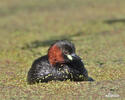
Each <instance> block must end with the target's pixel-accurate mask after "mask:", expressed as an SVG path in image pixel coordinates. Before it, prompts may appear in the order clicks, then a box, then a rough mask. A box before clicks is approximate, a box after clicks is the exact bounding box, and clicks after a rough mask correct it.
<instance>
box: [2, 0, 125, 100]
mask: <svg viewBox="0 0 125 100" xmlns="http://www.w3.org/2000/svg"><path fill="white" fill-rule="evenodd" d="M124 9H125V1H124V0H93V1H92V0H67V1H66V0H50V1H49V0H34V1H32V0H11V1H10V0H1V1H0V97H1V98H3V99H2V100H37V99H40V100H41V99H43V100H51V99H52V100H56V99H57V100H65V99H66V100H70V99H71V100H83V99H84V98H86V100H94V99H96V100H101V99H102V100H103V99H119V100H120V99H122V98H124V97H125V96H124V94H125V90H124V88H125V38H124V37H125V10H124ZM60 39H68V40H70V41H72V42H73V43H74V44H75V46H76V51H77V54H78V55H79V56H80V57H81V58H82V59H83V61H84V63H85V67H86V68H87V70H88V73H89V75H90V76H91V77H93V78H94V79H95V80H96V81H95V82H93V83H89V82H70V81H66V82H49V83H41V84H35V85H28V84H27V82H26V77H27V72H28V70H29V68H30V67H31V64H32V62H33V60H34V59H36V58H37V57H40V56H43V55H45V54H46V53H47V50H48V48H49V46H50V44H51V43H53V42H54V41H55V40H60ZM109 92H111V93H112V94H119V95H120V97H118V98H106V97H105V95H107V94H108V93H109ZM92 98H93V99H92Z"/></svg>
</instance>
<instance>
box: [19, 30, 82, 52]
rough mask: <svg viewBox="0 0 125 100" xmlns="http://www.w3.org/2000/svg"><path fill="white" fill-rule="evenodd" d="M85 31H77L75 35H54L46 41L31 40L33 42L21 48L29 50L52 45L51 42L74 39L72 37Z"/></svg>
mask: <svg viewBox="0 0 125 100" xmlns="http://www.w3.org/2000/svg"><path fill="white" fill-rule="evenodd" d="M83 33H84V32H82V31H80V32H77V33H75V34H73V35H66V36H60V37H52V39H50V40H45V41H40V40H35V41H33V42H31V43H28V44H25V45H24V46H23V47H22V48H21V49H24V50H25V49H29V50H31V49H33V48H39V47H46V46H50V45H51V44H53V43H54V42H55V41H57V40H69V41H72V37H78V36H81V35H82V34H83ZM53 38H54V39H53Z"/></svg>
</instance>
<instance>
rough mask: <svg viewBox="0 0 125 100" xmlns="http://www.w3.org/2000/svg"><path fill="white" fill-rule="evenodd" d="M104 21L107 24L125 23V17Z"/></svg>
mask: <svg viewBox="0 0 125 100" xmlns="http://www.w3.org/2000/svg"><path fill="white" fill-rule="evenodd" d="M104 22H105V23H107V24H115V23H125V19H109V20H106V21H104Z"/></svg>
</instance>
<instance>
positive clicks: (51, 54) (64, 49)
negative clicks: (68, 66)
mask: <svg viewBox="0 0 125 100" xmlns="http://www.w3.org/2000/svg"><path fill="white" fill-rule="evenodd" d="M48 59H49V62H50V64H51V65H53V66H54V65H56V64H65V63H70V62H72V61H75V60H76V61H77V60H81V59H80V57H79V56H77V55H76V53H75V47H74V44H72V43H71V42H69V41H67V40H59V41H57V42H55V43H54V44H52V45H51V47H50V48H49V50H48Z"/></svg>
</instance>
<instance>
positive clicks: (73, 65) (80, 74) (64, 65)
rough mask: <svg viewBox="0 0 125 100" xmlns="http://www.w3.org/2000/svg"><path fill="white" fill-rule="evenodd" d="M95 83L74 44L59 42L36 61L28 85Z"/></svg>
mask: <svg viewBox="0 0 125 100" xmlns="http://www.w3.org/2000/svg"><path fill="white" fill-rule="evenodd" d="M66 80H70V81H76V82H78V81H94V80H93V78H91V77H89V76H88V71H87V70H86V68H85V67H84V63H83V61H82V59H81V58H80V57H79V56H78V55H77V54H76V49H75V46H74V44H73V43H71V42H70V41H68V40H57V41H56V42H54V43H53V44H52V45H51V46H50V48H49V49H48V53H47V54H46V55H44V56H41V57H39V58H37V59H35V60H34V61H33V63H32V66H31V68H30V69H29V71H28V75H27V82H28V84H35V83H43V82H49V81H66Z"/></svg>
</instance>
